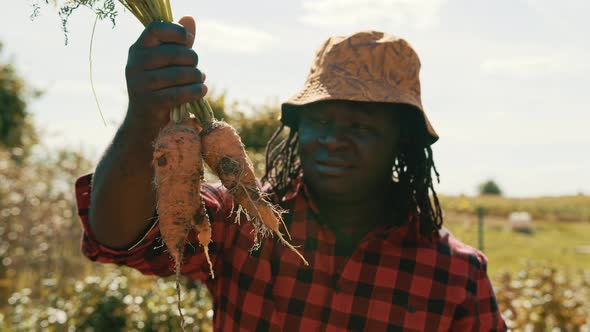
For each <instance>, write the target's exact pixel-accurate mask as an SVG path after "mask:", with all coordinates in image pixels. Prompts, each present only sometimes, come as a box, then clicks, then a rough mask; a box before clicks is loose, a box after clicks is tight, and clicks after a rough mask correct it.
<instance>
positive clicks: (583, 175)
mask: <svg viewBox="0 0 590 332" xmlns="http://www.w3.org/2000/svg"><path fill="white" fill-rule="evenodd" d="M2 1H3V3H4V6H3V10H2V11H0V41H2V43H3V44H4V49H3V52H2V54H1V55H0V59H1V60H2V61H3V62H6V61H12V62H13V63H14V64H15V65H16V68H17V71H18V72H19V73H20V74H21V75H22V76H23V77H24V78H25V79H26V81H27V82H28V83H29V84H30V85H31V86H33V87H35V88H38V89H41V90H43V91H44V94H43V96H42V97H41V98H39V99H37V100H34V101H31V103H30V104H29V106H30V110H31V112H32V113H33V115H34V118H35V122H36V124H37V126H38V127H39V128H42V129H43V130H44V131H45V134H44V138H43V141H44V143H45V144H48V145H50V146H55V147H69V148H75V149H80V150H83V151H85V152H86V153H87V154H88V155H89V156H91V157H92V158H94V159H95V160H96V159H97V158H99V157H100V155H101V154H102V153H103V151H104V149H105V148H106V147H107V145H108V144H109V143H110V141H111V139H112V137H113V135H114V133H115V131H116V130H117V127H118V125H119V124H120V123H121V121H122V119H123V117H124V115H125V112H126V107H127V92H126V84H125V75H124V69H125V64H126V61H127V52H128V49H129V47H130V46H131V44H133V43H134V42H135V40H136V39H137V38H138V37H139V35H140V34H141V31H142V29H143V28H142V26H141V24H140V23H139V22H138V21H137V20H136V19H135V17H133V16H132V15H131V14H130V13H128V12H125V11H124V10H122V7H120V9H121V10H120V13H119V16H118V19H117V25H116V27H114V28H113V27H112V25H111V23H110V22H107V21H104V22H99V23H98V25H97V27H96V32H95V36H94V42H93V43H94V44H93V52H92V59H93V61H92V63H93V75H94V86H95V89H96V92H97V95H98V98H99V100H100V104H101V108H102V111H103V114H104V116H105V118H106V119H107V122H108V124H107V126H105V125H104V124H103V122H102V120H101V117H100V114H99V112H98V108H97V106H96V103H95V101H94V97H93V95H92V89H91V85H90V80H89V72H90V70H89V69H90V65H89V45H90V40H91V32H92V26H93V23H94V15H93V13H92V12H91V11H90V10H86V9H84V8H83V9H80V10H78V12H77V13H75V14H74V15H73V16H72V17H71V19H70V21H69V24H68V28H69V30H70V33H69V42H68V45H67V46H66V45H64V34H63V32H62V30H61V24H60V21H59V18H58V16H57V13H56V12H55V10H54V9H53V8H52V7H49V6H46V7H43V8H42V10H41V13H40V16H39V17H37V18H36V19H34V20H31V19H30V18H29V16H30V15H31V13H32V7H31V4H32V3H33V0H2ZM171 3H172V9H173V12H174V17H175V18H177V19H178V18H180V17H181V16H183V15H192V16H194V17H195V19H196V21H197V34H196V43H195V46H194V48H195V50H196V52H197V53H198V54H199V59H200V60H199V61H200V63H199V68H200V69H201V70H203V71H204V72H206V73H207V83H208V86H209V87H210V88H211V89H213V90H214V91H226V93H227V97H228V98H229V99H230V100H235V101H238V102H248V103H253V104H261V103H269V102H277V101H281V100H284V99H286V98H288V97H290V96H291V95H293V94H295V93H296V92H297V91H298V90H299V89H300V88H301V87H302V85H303V82H304V81H305V77H306V76H307V73H308V70H309V66H310V64H311V61H312V59H313V55H314V53H315V50H316V49H317V48H318V47H319V46H320V45H321V43H322V42H323V41H324V40H325V39H326V38H328V37H330V36H332V35H345V34H350V33H353V32H356V31H360V30H381V31H386V32H389V33H393V34H396V35H399V36H401V37H404V38H405V39H406V40H408V41H409V42H410V44H411V45H412V46H413V47H414V48H415V50H416V51H417V53H418V55H419V56H420V60H421V63H422V70H421V74H420V78H421V83H422V101H423V104H424V107H425V110H426V112H427V114H428V117H429V118H430V120H431V122H432V124H433V126H434V127H435V129H436V130H437V132H438V133H439V135H440V136H441V139H440V140H439V141H438V142H437V143H435V144H434V145H433V151H434V158H435V162H436V164H437V169H438V171H439V172H440V174H441V178H440V179H441V182H440V183H439V184H438V185H436V187H435V188H436V189H437V191H438V192H440V193H444V194H467V195H471V194H474V193H475V192H476V189H477V186H478V184H480V183H481V182H483V181H485V180H487V179H494V180H495V181H496V182H497V183H498V184H499V185H500V187H501V188H502V189H503V191H504V192H505V194H506V195H508V196H513V197H530V196H549V195H550V196H553V195H575V194H578V193H585V194H589V193H590V153H589V152H590V130H589V126H590V99H589V98H588V97H589V93H588V92H587V90H588V89H589V88H590V61H589V60H588V59H590V38H588V32H589V31H590V23H589V22H590V21H589V20H587V17H586V16H587V13H589V12H590V1H587V0H563V1H554V0H494V1H489V0H354V1H352V0H284V1H271V0H257V1H221V0H218V1H196V0H171ZM7 5H8V6H7ZM89 171H91V170H89Z"/></svg>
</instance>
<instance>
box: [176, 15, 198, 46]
mask: <svg viewBox="0 0 590 332" xmlns="http://www.w3.org/2000/svg"><path fill="white" fill-rule="evenodd" d="M178 23H179V24H180V25H182V26H183V27H184V28H185V29H186V30H187V32H188V39H187V41H186V46H187V47H193V44H194V43H195V30H196V23H195V19H194V18H193V17H192V16H183V17H181V18H180V20H178Z"/></svg>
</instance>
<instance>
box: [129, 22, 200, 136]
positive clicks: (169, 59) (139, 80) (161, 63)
mask: <svg viewBox="0 0 590 332" xmlns="http://www.w3.org/2000/svg"><path fill="white" fill-rule="evenodd" d="M179 23H180V24H175V23H164V22H154V23H152V24H150V25H149V26H148V27H147V28H146V29H145V30H144V31H143V32H142V34H141V36H140V37H139V39H138V40H137V41H136V42H135V43H134V44H133V45H132V46H131V47H130V48H129V56H128V59H127V66H126V68H125V76H126V79H127V91H128V94H129V109H128V114H127V115H128V117H130V118H132V119H134V121H142V122H146V121H147V122H152V123H153V124H154V125H162V124H165V123H167V122H168V120H169V113H170V111H171V110H172V109H173V108H174V107H176V106H178V105H181V104H184V103H187V102H191V101H194V100H197V99H199V98H202V97H203V96H204V95H205V94H206V93H207V87H206V86H205V84H203V82H204V80H205V75H204V74H203V73H202V72H201V71H200V70H198V69H197V68H196V67H197V64H198V61H199V57H198V56H197V53H196V52H195V51H194V50H193V49H192V46H193V43H194V41H195V21H194V19H193V18H191V17H186V16H185V17H183V18H181V19H180V21H179Z"/></svg>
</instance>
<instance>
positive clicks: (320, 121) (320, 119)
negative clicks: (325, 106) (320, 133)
mask: <svg viewBox="0 0 590 332" xmlns="http://www.w3.org/2000/svg"><path fill="white" fill-rule="evenodd" d="M311 122H312V123H315V124H319V125H327V124H328V119H326V118H325V117H322V116H317V115H316V116H312V117H311Z"/></svg>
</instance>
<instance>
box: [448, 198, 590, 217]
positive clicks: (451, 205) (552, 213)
mask: <svg viewBox="0 0 590 332" xmlns="http://www.w3.org/2000/svg"><path fill="white" fill-rule="evenodd" d="M440 201H441V205H442V207H443V209H444V210H446V211H447V212H455V213H475V211H476V210H477V208H478V207H483V208H484V209H485V210H486V213H488V214H489V215H494V216H501V217H507V216H508V215H509V214H510V212H514V211H527V212H529V213H530V214H531V215H532V217H533V218H535V219H538V220H547V221H590V196H588V195H577V196H556V197H537V198H511V197H501V196H475V197H467V196H445V195H441V196H440Z"/></svg>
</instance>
